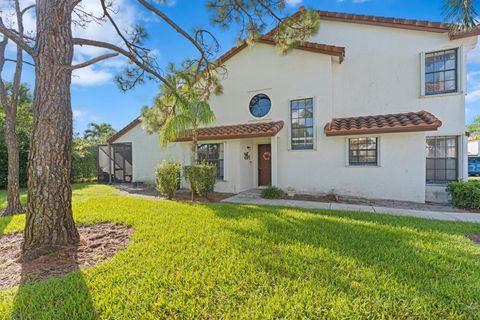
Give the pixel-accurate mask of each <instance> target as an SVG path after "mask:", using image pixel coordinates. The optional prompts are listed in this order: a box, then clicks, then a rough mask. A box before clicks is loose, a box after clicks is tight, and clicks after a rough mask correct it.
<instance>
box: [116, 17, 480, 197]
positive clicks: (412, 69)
mask: <svg viewBox="0 0 480 320" xmlns="http://www.w3.org/2000/svg"><path fill="white" fill-rule="evenodd" d="M311 41H314V42H319V43H325V44H330V45H336V46H344V47H345V48H346V58H345V61H344V62H343V63H342V64H339V63H338V59H336V58H332V57H331V56H328V55H323V54H317V53H311V52H305V51H300V50H293V51H292V52H290V53H289V54H288V55H279V54H278V53H277V52H276V49H275V48H274V47H272V46H269V45H266V44H257V45H255V46H254V47H253V48H248V49H245V50H243V51H241V52H240V53H239V54H237V55H236V56H234V57H233V58H231V59H230V60H229V61H228V62H227V63H226V67H227V70H228V73H227V74H226V76H225V78H223V79H222V85H223V94H222V95H221V96H216V97H212V99H211V101H210V104H211V106H212V109H213V110H214V112H215V114H216V117H217V122H216V125H226V124H241V123H248V122H265V121H278V120H283V121H284V122H285V127H284V129H283V130H282V131H281V132H280V133H279V135H278V137H275V138H274V139H273V140H271V139H270V138H264V139H244V140H241V139H240V140H228V141H215V142H221V143H224V144H225V148H224V152H225V181H221V182H219V184H218V185H217V191H223V192H240V191H243V190H246V189H249V188H252V187H256V186H257V184H258V163H257V162H258V161H257V145H258V144H259V143H269V142H270V141H273V142H274V143H273V145H272V153H273V154H274V157H275V156H276V157H275V159H274V160H273V161H272V168H273V169H272V170H273V171H274V174H273V176H272V181H273V183H275V184H277V185H278V186H280V187H282V188H285V189H286V188H287V187H293V188H295V189H297V190H298V191H299V192H305V193H328V192H331V191H332V189H334V190H335V193H337V194H343V195H350V196H360V197H367V198H381V199H395V200H410V201H417V202H423V201H425V191H426V187H425V136H426V135H457V136H462V138H461V141H462V142H461V144H460V145H461V148H460V152H461V155H462V156H461V159H459V163H460V166H459V167H460V177H462V178H464V177H466V169H467V168H466V160H467V159H466V156H465V155H466V139H465V137H464V123H465V112H464V103H465V92H464V91H462V92H459V93H457V94H450V95H441V96H433V97H422V96H421V63H420V61H421V60H420V55H421V53H422V52H429V51H436V50H442V49H448V48H454V47H460V46H463V49H462V50H463V53H464V54H465V55H466V53H467V52H468V51H469V50H470V49H471V48H472V47H473V46H474V45H475V42H476V38H468V39H463V40H457V41H450V40H449V39H448V36H447V35H439V34H434V33H426V32H417V31H407V30H401V29H390V28H383V27H373V26H366V25H360V24H351V23H340V22H328V21H324V22H322V23H321V27H320V31H319V34H318V35H317V36H315V37H313V39H312V40H311ZM461 60H462V61H461V63H460V66H461V68H463V69H462V70H461V71H462V72H461V74H462V76H461V81H460V82H461V84H462V88H466V84H465V82H466V76H465V69H464V66H465V56H464V57H463V58H462V59H461ZM257 93H264V94H267V95H268V96H269V97H270V99H271V101H272V109H271V111H270V113H269V114H267V115H266V116H265V117H264V118H262V119H255V118H254V117H252V116H251V115H250V113H249V108H248V106H249V101H250V99H251V98H252V97H253V96H254V95H255V94H257ZM300 98H313V99H314V121H315V130H316V138H315V149H314V150H305V151H291V150H289V144H288V141H289V130H290V125H289V122H290V121H289V107H290V101H291V100H295V99H300ZM420 110H427V111H429V112H431V113H433V114H434V115H435V116H437V117H438V118H439V119H440V120H442V122H443V126H442V127H441V128H440V130H439V131H437V132H427V133H423V132H421V133H394V134H382V135H380V136H379V137H380V148H379V150H380V156H379V159H380V163H379V166H378V167H368V168H359V167H355V168H352V167H348V166H347V165H346V163H347V153H346V143H347V142H346V137H326V136H325V134H324V133H323V128H324V126H325V124H326V123H327V122H329V121H330V120H331V119H332V118H333V117H350V116H360V115H375V114H388V113H400V112H410V111H414V112H417V111H420ZM122 141H124V142H132V144H133V166H134V171H133V172H134V180H135V181H152V180H153V179H154V168H155V165H156V163H157V162H158V161H159V160H162V159H167V160H176V161H178V162H180V163H186V162H188V161H189V160H188V159H190V152H189V148H190V147H189V144H188V143H182V144H178V143H177V144H173V145H172V146H170V147H169V148H168V149H165V150H161V149H160V147H159V146H158V137H157V136H156V135H154V136H148V135H146V134H145V133H144V132H143V130H142V129H141V127H140V126H137V127H136V128H134V129H132V130H131V131H129V132H128V133H127V134H125V135H124V136H123V137H121V138H120V139H119V140H118V142H122ZM248 147H250V148H248ZM247 151H248V152H249V153H250V156H251V159H249V160H245V159H244V153H245V152H247Z"/></svg>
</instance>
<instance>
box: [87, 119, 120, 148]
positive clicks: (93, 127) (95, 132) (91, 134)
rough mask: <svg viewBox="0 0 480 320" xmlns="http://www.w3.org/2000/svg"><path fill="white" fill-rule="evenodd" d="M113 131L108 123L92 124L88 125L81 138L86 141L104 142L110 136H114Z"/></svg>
mask: <svg viewBox="0 0 480 320" xmlns="http://www.w3.org/2000/svg"><path fill="white" fill-rule="evenodd" d="M115 132H116V131H115V129H113V128H112V126H111V125H110V124H108V123H100V124H97V123H94V122H91V123H89V124H88V129H87V130H85V131H84V133H83V137H84V139H86V140H93V141H98V142H101V143H104V142H106V141H107V140H108V139H109V138H110V137H111V136H113V135H114V134H115Z"/></svg>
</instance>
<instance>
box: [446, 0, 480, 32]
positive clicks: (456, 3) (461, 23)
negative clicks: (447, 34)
mask: <svg viewBox="0 0 480 320" xmlns="http://www.w3.org/2000/svg"><path fill="white" fill-rule="evenodd" d="M443 5H444V12H445V17H446V18H447V19H448V20H450V21H451V22H452V23H454V27H453V28H454V31H456V32H460V31H472V30H477V28H478V26H477V25H478V13H477V9H476V8H477V5H478V3H477V0H444V1H443Z"/></svg>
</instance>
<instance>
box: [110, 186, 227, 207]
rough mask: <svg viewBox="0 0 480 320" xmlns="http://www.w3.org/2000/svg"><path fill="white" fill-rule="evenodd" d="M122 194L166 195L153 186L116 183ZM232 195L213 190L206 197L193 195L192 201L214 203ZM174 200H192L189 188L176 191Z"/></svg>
mask: <svg viewBox="0 0 480 320" xmlns="http://www.w3.org/2000/svg"><path fill="white" fill-rule="evenodd" d="M116 187H117V188H118V189H120V191H121V192H122V193H123V194H128V195H133V196H137V197H139V198H159V199H166V197H164V196H162V195H161V194H160V193H159V192H158V191H157V190H156V189H155V188H154V187H152V186H144V187H137V188H135V187H133V186H130V185H117V186H116ZM232 196H234V194H233V193H220V192H213V193H211V194H209V195H208V198H205V197H199V196H195V197H194V198H193V202H202V203H214V202H220V201H222V200H224V199H227V198H230V197H232ZM172 200H174V201H184V202H190V201H192V196H191V194H190V191H189V190H186V189H180V190H178V191H177V193H176V194H175V196H174V197H173V199H172Z"/></svg>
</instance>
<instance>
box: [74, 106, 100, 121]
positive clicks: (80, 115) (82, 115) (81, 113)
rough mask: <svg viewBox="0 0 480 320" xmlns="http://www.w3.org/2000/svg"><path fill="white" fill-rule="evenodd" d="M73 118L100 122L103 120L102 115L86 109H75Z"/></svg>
mask: <svg viewBox="0 0 480 320" xmlns="http://www.w3.org/2000/svg"><path fill="white" fill-rule="evenodd" d="M72 113H73V120H75V121H78V122H82V123H83V122H98V121H100V120H101V117H100V116H97V115H95V114H92V113H90V112H88V111H86V110H82V109H73V111H72Z"/></svg>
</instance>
